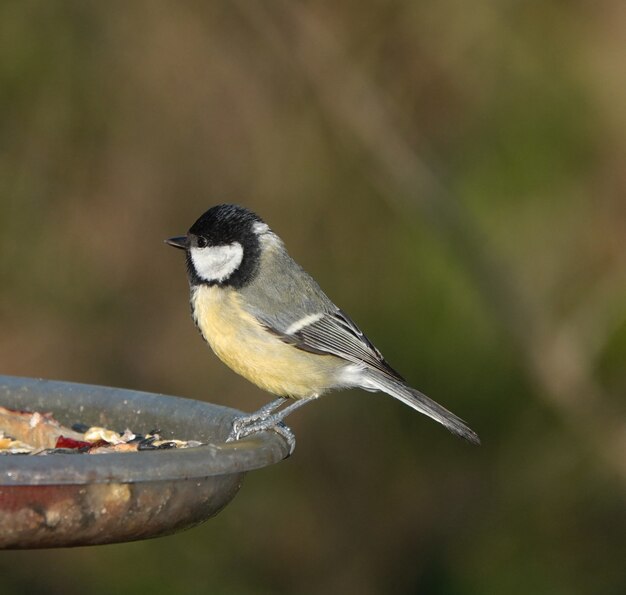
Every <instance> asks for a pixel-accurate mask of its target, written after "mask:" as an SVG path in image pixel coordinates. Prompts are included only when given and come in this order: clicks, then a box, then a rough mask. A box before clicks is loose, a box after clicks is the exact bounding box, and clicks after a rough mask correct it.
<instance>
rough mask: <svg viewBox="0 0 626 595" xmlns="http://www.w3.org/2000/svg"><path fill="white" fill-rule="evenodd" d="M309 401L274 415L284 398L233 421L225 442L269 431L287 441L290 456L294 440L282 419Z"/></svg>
mask: <svg viewBox="0 0 626 595" xmlns="http://www.w3.org/2000/svg"><path fill="white" fill-rule="evenodd" d="M313 398H315V397H313ZM310 400H312V398H311V399H302V400H299V401H295V402H293V403H291V404H290V405H288V406H287V407H284V408H283V409H282V410H281V411H279V412H277V413H276V410H277V409H279V408H280V406H281V405H283V404H284V403H285V402H286V401H287V399H285V398H281V399H276V400H275V401H272V402H271V403H268V404H267V405H265V407H263V408H261V409H259V410H258V411H256V412H255V413H252V414H250V415H242V416H241V417H238V418H236V419H235V420H234V421H233V427H232V429H231V431H230V434H229V435H228V438H227V439H226V442H234V441H235V440H240V439H241V438H245V437H246V436H250V434H254V433H256V432H265V431H268V430H271V431H272V432H276V433H277V434H280V435H281V436H282V437H283V438H284V439H285V440H286V441H287V443H288V444H289V454H291V453H292V452H293V449H294V447H295V445H296V438H295V436H294V434H293V432H292V431H291V430H290V429H289V428H288V427H287V426H286V425H285V424H284V423H283V419H284V418H285V417H286V416H287V415H288V414H289V413H291V412H292V411H294V410H295V409H298V408H299V407H301V406H302V405H303V404H304V403H306V402H308V401H310Z"/></svg>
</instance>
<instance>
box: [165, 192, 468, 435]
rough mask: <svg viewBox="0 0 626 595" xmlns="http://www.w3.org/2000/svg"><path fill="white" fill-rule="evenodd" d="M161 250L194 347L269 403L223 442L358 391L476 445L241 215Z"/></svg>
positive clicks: (211, 222)
mask: <svg viewBox="0 0 626 595" xmlns="http://www.w3.org/2000/svg"><path fill="white" fill-rule="evenodd" d="M165 242H166V243H167V244H169V245H170V246H173V247H175V248H178V249H180V250H183V251H184V252H185V261H186V267H187V277H188V281H189V287H190V306H191V314H192V318H193V321H194V323H195V325H196V327H197V328H198V330H199V332H200V334H201V335H202V337H203V338H204V340H205V341H206V342H207V343H208V344H209V346H210V347H211V349H212V350H213V351H214V352H215V354H216V355H217V357H218V358H219V359H220V360H222V362H223V363H225V364H226V365H227V366H229V367H230V368H231V369H232V370H234V371H235V372H236V373H238V374H240V375H241V376H243V377H244V378H246V379H247V380H249V381H250V382H252V383H253V384H256V385H257V386H258V387H259V388H261V389H263V390H265V391H267V392H269V393H271V394H273V395H274V396H275V397H276V398H275V399H274V400H272V401H271V402H269V403H268V404H266V405H265V406H264V407H262V408H261V409H259V410H258V411H256V412H254V413H251V414H246V415H242V416H240V417H238V418H236V419H235V420H234V422H233V427H232V431H231V434H230V436H229V440H237V439H241V438H244V437H245V436H248V435H250V434H252V433H255V432H260V431H264V430H276V431H278V428H279V427H283V428H284V427H285V426H284V423H283V420H284V418H285V417H286V416H287V415H288V414H290V413H292V412H293V411H295V410H296V409H298V408H299V407H301V406H302V405H304V404H305V403H308V402H311V401H313V400H315V399H317V398H318V397H320V396H321V395H323V394H325V393H327V392H329V391H330V390H334V389H347V388H360V389H364V390H366V391H371V392H376V391H380V392H383V393H386V394H388V395H390V396H392V397H394V398H396V399H398V400H399V401H401V402H402V403H404V404H405V405H408V406H409V407H411V408H413V409H414V410H416V411H418V412H420V413H422V414H424V415H426V416H428V417H430V418H432V419H433V420H435V421H436V422H439V423H440V424H442V425H443V426H444V427H445V428H447V429H448V430H449V431H450V432H452V433H453V434H455V435H457V436H459V437H461V438H463V439H465V440H466V441H468V442H470V443H472V444H480V439H479V437H478V435H477V434H476V432H474V431H473V430H472V429H471V428H470V427H469V426H468V425H467V424H466V423H465V422H464V421H463V420H462V419H460V418H459V417H457V416H456V415H455V414H453V413H452V412H450V411H448V410H447V409H446V408H444V407H443V406H441V405H439V404H438V403H437V402H435V401H433V400H432V399H430V398H429V397H427V396H426V395H425V394H423V393H422V392H420V391H419V390H417V389H415V388H412V387H411V386H409V384H408V383H407V382H406V381H405V380H404V378H403V377H402V376H400V374H399V373H398V372H396V371H395V370H394V369H393V368H392V367H391V366H390V365H389V364H388V363H387V361H386V360H385V358H384V357H383V356H382V354H381V352H380V351H379V350H378V349H377V348H376V347H375V346H374V345H373V344H372V342H371V341H370V340H369V339H368V338H367V336H366V335H365V334H364V333H363V331H361V329H360V328H359V327H358V326H357V325H356V324H355V323H354V322H353V321H352V319H351V318H350V317H349V316H348V315H347V314H346V313H345V312H344V311H343V310H341V309H340V308H338V307H337V306H336V305H335V304H334V303H333V302H332V301H331V300H330V298H328V297H327V295H326V294H325V293H324V291H322V289H321V288H320V286H319V285H318V284H317V282H316V281H315V280H314V279H313V278H312V277H311V276H310V275H309V274H308V273H307V272H306V271H305V270H304V269H303V268H302V267H301V266H300V265H299V264H297V263H296V262H295V261H294V260H293V259H292V258H291V256H290V255H289V253H288V252H287V249H286V248H285V244H284V243H283V241H282V240H281V239H280V238H279V236H278V235H277V234H276V233H274V231H272V229H270V227H269V226H268V224H267V223H265V221H263V219H261V218H260V217H259V216H258V215H257V214H255V213H254V212H252V211H251V210H249V209H247V208H245V207H243V206H240V205H236V204H220V205H216V206H213V207H211V208H210V209H208V210H207V211H206V212H205V213H203V214H202V215H201V216H200V217H199V218H198V219H197V220H196V221H195V223H194V224H193V225H192V226H191V227H190V228H189V231H188V232H187V233H186V234H185V235H182V236H175V237H171V238H169V239H167V240H165ZM398 289H399V288H395V289H394V290H395V291H397V290H398ZM281 407H282V408H281Z"/></svg>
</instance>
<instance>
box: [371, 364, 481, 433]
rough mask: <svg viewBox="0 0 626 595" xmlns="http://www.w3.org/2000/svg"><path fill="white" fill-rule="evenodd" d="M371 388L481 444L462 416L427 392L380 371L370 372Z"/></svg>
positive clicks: (451, 430)
mask: <svg viewBox="0 0 626 595" xmlns="http://www.w3.org/2000/svg"><path fill="white" fill-rule="evenodd" d="M364 388H368V389H369V390H372V389H375V390H380V391H383V392H385V393H387V394H388V395H391V396H392V397H395V398H396V399H398V400H399V401H402V402H403V403H404V404H405V405H408V406H409V407H412V408H413V409H415V410H416V411H419V412H420V413H423V414H424V415H427V416H428V417H430V418H431V419H434V420H435V421H437V422H439V423H440V424H441V425H443V426H445V427H446V428H447V429H448V430H450V432H452V433H453V434H456V435H457V436H460V437H461V438H463V439H464V440H467V441H468V442H470V443H471V444H476V445H478V444H480V438H479V437H478V434H476V432H474V430H472V429H471V428H470V427H469V426H468V425H467V424H466V423H465V422H464V421H463V420H462V419H461V418H459V417H457V416H456V415H454V413H452V412H450V411H448V410H447V409H446V408H445V407H442V406H441V405H439V403H436V402H435V401H433V400H432V399H430V398H429V397H427V396H426V395H425V394H423V393H421V392H420V391H418V390H416V389H414V388H411V387H410V386H408V385H407V384H405V383H404V382H402V381H401V380H396V379H395V378H391V377H389V376H387V375H383V374H381V373H378V372H370V373H369V374H368V382H367V387H364Z"/></svg>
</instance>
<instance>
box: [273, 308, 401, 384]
mask: <svg viewBox="0 0 626 595" xmlns="http://www.w3.org/2000/svg"><path fill="white" fill-rule="evenodd" d="M283 340H285V341H288V342H290V343H292V344H293V345H295V346H296V347H298V348H299V349H303V350H306V351H313V352H316V353H321V354H332V355H336V356H337V357H341V358H343V359H345V360H348V361H350V362H353V363H355V364H359V363H364V364H366V365H368V366H371V367H372V368H374V369H376V370H378V371H380V372H382V373H383V374H387V375H390V376H392V377H393V378H395V379H397V380H403V378H402V377H401V376H400V375H399V374H398V373H397V372H396V371H395V370H394V369H393V368H392V367H391V366H390V365H389V364H388V363H387V362H386V361H385V359H384V358H383V356H382V354H381V353H380V351H378V349H376V347H374V345H373V344H372V342H371V341H370V340H369V339H368V338H367V337H366V336H365V333H363V331H362V330H361V329H360V328H359V327H358V326H357V325H356V324H355V323H354V322H353V321H352V319H351V318H350V317H349V316H348V315H347V314H346V313H345V312H343V311H341V310H340V309H339V308H336V307H335V310H334V311H333V312H327V313H325V314H324V315H323V316H322V317H321V318H319V320H316V321H314V322H312V323H311V324H308V325H306V326H304V327H303V328H301V329H300V330H298V331H297V332H295V333H293V334H292V335H286V336H284V337H283Z"/></svg>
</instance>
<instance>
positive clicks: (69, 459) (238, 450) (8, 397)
mask: <svg viewBox="0 0 626 595" xmlns="http://www.w3.org/2000/svg"><path fill="white" fill-rule="evenodd" d="M0 405H1V406H4V407H8V408H11V409H21V410H28V411H38V412H40V413H43V412H51V413H52V414H53V416H54V417H55V418H56V419H57V420H58V421H59V422H61V423H63V424H66V425H70V426H71V425H72V424H74V423H76V422H83V423H86V424H88V425H98V426H104V427H108V428H111V429H121V430H124V429H125V428H127V427H128V428H131V429H132V430H133V431H134V432H136V433H147V432H149V431H151V430H153V429H154V428H160V429H161V436H163V437H164V438H166V439H167V438H179V439H184V440H198V441H201V442H203V445H202V446H198V447H195V448H189V449H171V450H155V451H143V452H132V453H115V454H98V455H88V454H54V455H48V456H29V455H2V456H0V549H26V548H48V547H68V546H79V545H94V544H102V543H114V542H121V541H132V540H137V539H146V538H149V537H157V536H160V535H167V534H169V533H174V532H176V531H180V530H183V529H187V528H189V527H192V526H194V525H197V524H199V523H202V522H203V521H205V520H207V519H209V518H210V517H212V516H214V515H215V514H217V513H218V512H219V511H220V510H221V509H222V508H224V507H225V506H226V505H227V504H228V503H229V502H230V501H231V500H232V499H233V497H234V496H235V494H236V493H237V491H238V490H239V488H240V487H241V482H242V480H243V477H244V475H245V474H246V472H247V471H251V470H253V469H259V468H261V467H265V466H267V465H271V464H273V463H277V462H279V461H281V460H282V459H284V458H286V457H287V456H289V454H290V451H291V449H292V447H293V444H289V443H288V441H287V440H286V439H285V438H283V437H282V436H281V435H279V434H277V433H275V432H263V433H259V434H254V435H252V436H249V437H246V439H245V440H239V441H236V442H228V443H227V442H224V440H225V439H226V436H227V435H228V433H229V431H230V427H231V423H232V420H233V418H234V417H236V416H237V415H239V414H240V412H239V411H236V410H234V409H230V408H227V407H221V406H218V405H213V404H210V403H203V402H200V401H193V400H190V399H181V398H178V397H168V396H164V395H157V394H152V393H145V392H138V391H132V390H125V389H117V388H108V387H102V386H91V385H86V384H75V383H69V382H57V381H50V380H38V379H32V378H18V377H12V376H0Z"/></svg>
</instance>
